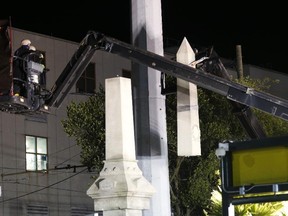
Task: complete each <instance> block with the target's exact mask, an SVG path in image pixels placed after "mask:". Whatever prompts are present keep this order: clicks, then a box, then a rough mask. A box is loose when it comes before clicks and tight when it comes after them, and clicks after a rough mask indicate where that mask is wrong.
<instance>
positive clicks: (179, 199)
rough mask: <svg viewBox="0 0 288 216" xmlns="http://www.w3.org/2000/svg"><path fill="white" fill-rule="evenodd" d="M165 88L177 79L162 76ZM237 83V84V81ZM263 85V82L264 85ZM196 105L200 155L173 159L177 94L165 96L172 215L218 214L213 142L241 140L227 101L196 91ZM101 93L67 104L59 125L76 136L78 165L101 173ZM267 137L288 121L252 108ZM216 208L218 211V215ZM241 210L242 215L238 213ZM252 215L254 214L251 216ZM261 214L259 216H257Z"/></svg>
mask: <svg viewBox="0 0 288 216" xmlns="http://www.w3.org/2000/svg"><path fill="white" fill-rule="evenodd" d="M166 82H167V85H175V82H176V79H175V78H173V77H169V76H168V77H167V79H166ZM239 82H240V81H239ZM241 82H244V83H245V84H247V85H248V86H251V87H253V88H258V86H260V87H261V88H263V87H267V86H268V84H267V83H266V84H263V82H261V81H258V80H257V81H256V80H250V79H249V78H245V79H244V81H243V80H241ZM265 82H266V81H265ZM198 104H199V116H200V131H201V153H202V154H201V156H195V157H179V156H177V116H176V115H177V107H176V95H175V94H171V95H167V96H166V112H167V113H166V120H167V138H168V150H169V154H168V157H169V175H170V195H171V203H172V204H171V205H172V209H173V212H174V215H175V216H182V215H198V216H201V215H204V211H203V209H204V210H206V212H209V215H221V214H220V213H221V211H220V210H219V207H220V206H222V205H221V203H218V204H217V205H215V202H214V201H213V199H212V200H211V199H210V198H211V193H212V192H213V191H215V190H217V188H218V186H219V181H220V177H219V168H220V166H219V160H218V159H217V158H216V156H215V149H216V148H217V147H218V143H219V142H222V141H223V140H233V141H241V140H245V139H247V133H246V132H245V130H244V128H243V127H242V125H241V124H240V122H239V121H238V119H237V117H236V116H235V114H234V113H233V108H232V106H231V104H230V103H229V101H228V100H227V99H226V98H225V97H223V96H221V95H218V94H216V93H213V92H211V91H208V90H205V89H202V88H198ZM104 106H105V92H104V89H103V88H102V87H100V89H99V91H98V92H97V93H96V94H95V95H94V96H92V97H90V98H89V99H88V100H87V101H86V102H81V103H75V102H72V103H71V104H70V105H69V106H68V107H67V119H66V120H63V121H62V124H63V127H64V130H65V132H66V133H67V134H68V135H69V136H71V137H75V139H76V141H77V144H78V145H79V146H81V149H82V152H81V158H82V163H83V164H86V165H88V166H90V167H95V168H96V170H98V171H99V172H100V170H101V169H102V167H103V160H104V159H105V157H104V152H105V151H104V148H105V107H104ZM253 111H254V112H255V114H256V115H257V117H258V119H259V120H260V121H261V122H262V123H263V127H264V129H265V131H266V132H267V135H268V136H273V135H282V134H286V133H287V129H288V123H287V122H285V121H284V120H281V119H279V118H276V117H274V116H271V115H268V114H266V113H263V112H261V111H259V110H253ZM248 208H249V210H250V211H251V212H252V210H253V211H255V212H256V211H258V212H260V207H259V208H258V209H256V207H254V206H253V208H252V207H251V206H239V207H237V209H238V210H237V211H239V215H245V214H244V212H247V209H248ZM217 210H218V213H219V214H217ZM241 212H242V213H241ZM254 215H257V214H254ZM259 215H260V214H259Z"/></svg>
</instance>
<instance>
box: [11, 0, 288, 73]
mask: <svg viewBox="0 0 288 216" xmlns="http://www.w3.org/2000/svg"><path fill="white" fill-rule="evenodd" d="M107 2H108V3H107ZM123 2H124V3H123ZM125 2H126V3H125ZM129 2H130V1H113V4H112V3H110V4H109V1H108V0H107V1H102V3H99V2H97V4H96V5H95V6H92V5H91V7H93V8H94V10H91V9H90V10H89V11H86V10H84V11H83V10H81V7H83V6H81V5H79V7H80V8H79V11H81V12H82V14H85V15H79V14H78V12H79V11H76V10H74V11H75V12H72V11H71V10H67V11H66V12H65V14H62V15H53V16H51V13H49V14H47V16H44V15H43V16H40V15H39V16H30V17H29V16H27V15H26V16H23V15H22V16H10V17H11V21H12V25H13V26H14V27H17V28H21V29H26V30H29V31H35V32H38V33H42V34H47V35H51V36H55V37H59V38H63V39H68V40H72V41H76V42H80V41H81V39H82V38H83V37H84V36H85V35H86V33H87V32H88V30H95V31H99V32H103V33H104V34H105V35H107V36H111V37H115V38H117V39H119V40H122V41H125V42H130V19H131V18H130V3H129ZM209 6H210V7H209ZM236 6H237V5H234V6H233V7H236ZM87 7H88V8H89V7H90V6H87ZM226 7H227V6H226ZM233 7H229V8H225V7H223V8H222V7H221V6H219V5H216V4H215V6H214V5H211V3H208V2H207V1H205V2H204V1H203V4H202V5H194V4H193V2H191V1H187V0H177V1H176V0H162V19H163V37H164V40H166V39H169V40H172V41H175V42H176V43H177V42H178V43H180V42H181V41H182V39H183V38H184V37H186V38H187V39H188V41H189V43H190V44H191V45H192V46H193V44H195V45H198V46H204V47H205V46H207V47H209V46H213V47H214V50H215V51H216V52H217V53H218V54H219V55H220V56H222V57H225V58H230V59H235V47H236V45H241V46H242V55H243V62H244V63H246V64H255V65H258V66H263V67H266V68H270V69H274V70H278V71H280V72H284V73H288V70H287V69H288V65H287V64H286V61H287V59H288V54H287V48H288V47H287V42H286V41H287V38H288V33H286V32H287V30H286V26H288V25H287V21H288V19H287V17H286V13H284V12H283V13H282V12H281V6H280V5H277V7H278V10H277V11H275V10H274V8H273V7H274V6H273V4H269V5H267V6H265V5H263V4H262V5H261V7H259V8H258V7H255V8H251V7H252V6H250V5H248V6H246V7H245V5H244V6H243V5H242V6H241V8H240V7H238V9H237V10H236V9H235V8H233ZM83 12H84V13H83ZM52 14H53V13H52Z"/></svg>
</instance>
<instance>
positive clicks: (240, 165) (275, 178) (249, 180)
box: [232, 146, 288, 187]
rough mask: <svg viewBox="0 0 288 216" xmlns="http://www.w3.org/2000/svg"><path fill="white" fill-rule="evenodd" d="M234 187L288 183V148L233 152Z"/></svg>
mask: <svg viewBox="0 0 288 216" xmlns="http://www.w3.org/2000/svg"><path fill="white" fill-rule="evenodd" d="M232 173H233V174H232V177H233V186H234V187H238V186H239V187H240V186H248V185H262V184H278V183H287V182H288V148H286V147H283V146H275V147H274V146H273V147H266V148H259V149H258V148H256V149H247V150H237V151H233V152H232Z"/></svg>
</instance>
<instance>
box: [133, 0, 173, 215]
mask: <svg viewBox="0 0 288 216" xmlns="http://www.w3.org/2000/svg"><path fill="white" fill-rule="evenodd" d="M131 21H132V25H131V26H132V44H133V45H135V46H137V47H140V48H142V49H147V50H149V51H152V52H154V53H157V54H159V55H163V53H164V51H163V35H162V16H161V0H141V1H138V0H131ZM160 77H161V72H160V71H156V70H155V69H152V68H148V67H147V66H143V65H139V64H136V63H133V64H132V94H133V105H134V122H135V137H136V138H135V139H136V140H135V141H136V159H137V160H138V161H139V162H138V163H139V167H140V169H141V170H142V172H143V175H144V176H145V178H146V179H147V180H149V181H150V182H151V184H152V185H153V187H154V188H155V189H156V193H155V194H154V195H153V196H152V203H151V208H150V210H145V211H144V215H145V216H148V215H149V216H170V215H171V207H170V190H169V169H168V147H167V132H166V108H165V96H163V95H161V86H160Z"/></svg>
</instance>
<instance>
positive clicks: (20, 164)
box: [0, 28, 287, 216]
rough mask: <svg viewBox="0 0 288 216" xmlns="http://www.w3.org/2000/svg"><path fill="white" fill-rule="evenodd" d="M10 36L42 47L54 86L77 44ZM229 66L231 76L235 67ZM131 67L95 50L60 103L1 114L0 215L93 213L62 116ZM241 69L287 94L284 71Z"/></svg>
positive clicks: (15, 32)
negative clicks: (41, 110) (40, 110)
mask: <svg viewBox="0 0 288 216" xmlns="http://www.w3.org/2000/svg"><path fill="white" fill-rule="evenodd" d="M10 36H11V38H12V48H13V52H14V51H15V50H16V49H17V48H18V47H19V45H20V42H21V40H23V39H30V40H31V42H32V45H33V46H35V47H36V49H37V50H39V51H41V52H43V54H44V56H45V65H46V68H47V69H48V70H49V71H48V72H47V80H46V81H47V85H46V86H47V89H51V88H52V86H53V84H54V82H55V81H56V80H57V78H58V76H59V75H60V74H61V72H62V70H63V69H64V67H65V66H66V64H67V63H68V62H69V60H70V58H71V57H72V55H73V54H74V52H75V51H76V49H77V48H78V45H79V44H78V43H75V42H71V41H66V40H62V39H59V38H54V37H50V36H47V35H41V34H37V33H33V32H28V31H25V30H21V29H15V28H13V29H12V30H11V35H10ZM227 69H228V71H229V73H231V74H232V76H235V74H236V73H235V69H233V68H229V67H228V68H227ZM130 70H131V62H130V60H127V59H124V58H122V57H120V56H117V55H113V54H111V53H106V52H102V51H98V52H96V53H95V55H94V57H93V59H92V61H91V63H90V64H89V66H88V67H87V69H86V71H85V72H84V73H83V75H82V76H81V77H80V78H79V81H78V82H77V84H76V85H75V86H73V88H72V89H71V91H70V93H69V94H68V95H67V97H66V98H65V100H64V101H63V103H62V104H61V106H60V107H59V108H53V107H52V108H51V111H50V113H49V114H41V115H36V116H27V115H20V114H10V113H5V112H1V113H0V173H1V180H0V187H1V190H0V216H8V215H13V216H14V215H21V216H22V215H53V216H82V215H94V206H93V200H92V199H91V198H90V197H88V196H87V194H86V191H87V189H88V188H89V187H90V185H91V184H92V183H93V181H94V179H92V178H91V177H92V176H93V175H94V174H95V173H93V172H89V171H88V170H87V168H86V167H82V166H81V164H80V151H81V149H80V148H79V147H78V146H77V145H76V142H75V140H74V139H73V138H71V137H68V136H67V134H66V133H65V132H64V130H63V127H62V125H61V120H63V119H65V118H66V116H67V113H66V107H67V105H69V103H70V102H71V101H75V102H80V101H83V100H86V99H87V98H88V97H89V96H90V95H91V94H93V92H95V91H97V89H98V88H99V86H100V84H102V85H104V83H105V82H104V81H105V79H107V78H112V77H115V76H124V77H127V76H129V73H130ZM244 72H246V75H250V76H251V77H254V78H260V79H263V78H265V77H270V78H272V79H279V80H280V82H279V83H278V84H277V85H276V84H275V85H274V86H272V87H271V93H272V94H274V95H277V96H279V97H282V98H287V95H286V94H285V90H286V89H287V87H286V86H285V82H286V80H287V76H286V75H285V74H283V73H279V72H276V71H271V70H266V69H263V68H258V67H255V66H252V65H245V66H244Z"/></svg>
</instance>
